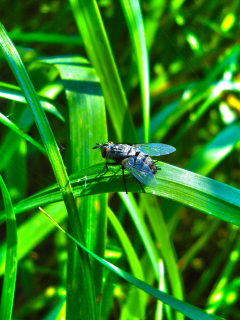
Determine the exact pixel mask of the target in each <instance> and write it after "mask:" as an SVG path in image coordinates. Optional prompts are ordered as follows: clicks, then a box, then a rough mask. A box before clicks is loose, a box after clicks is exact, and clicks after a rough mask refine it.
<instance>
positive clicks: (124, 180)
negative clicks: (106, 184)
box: [122, 166, 128, 194]
mask: <svg viewBox="0 0 240 320" xmlns="http://www.w3.org/2000/svg"><path fill="white" fill-rule="evenodd" d="M122 174H123V182H124V187H125V191H126V194H127V193H128V192H127V186H126V179H125V174H124V166H122Z"/></svg>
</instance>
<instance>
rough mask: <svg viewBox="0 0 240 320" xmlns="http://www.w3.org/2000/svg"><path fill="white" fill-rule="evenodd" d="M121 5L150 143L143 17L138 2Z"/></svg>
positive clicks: (126, 0) (126, 1) (128, 0)
mask: <svg viewBox="0 0 240 320" xmlns="http://www.w3.org/2000/svg"><path fill="white" fill-rule="evenodd" d="M120 2H121V5H122V8H123V12H124V15H125V18H126V22H127V25H128V30H129V33H130V36H131V39H132V45H133V48H134V52H135V56H136V60H137V69H138V75H139V79H140V87H141V96H142V110H143V132H144V142H146V143H147V142H149V120H150V119H149V114H150V106H149V70H148V64H149V62H148V53H147V47H146V41H145V33H144V25H143V17H142V12H141V8H140V4H139V1H138V0H121V1H120Z"/></svg>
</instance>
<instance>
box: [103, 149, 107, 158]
mask: <svg viewBox="0 0 240 320" xmlns="http://www.w3.org/2000/svg"><path fill="white" fill-rule="evenodd" d="M107 152H108V148H107V147H104V148H103V149H102V157H103V158H106V155H107Z"/></svg>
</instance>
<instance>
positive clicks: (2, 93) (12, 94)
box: [0, 82, 65, 122]
mask: <svg viewBox="0 0 240 320" xmlns="http://www.w3.org/2000/svg"><path fill="white" fill-rule="evenodd" d="M0 97H1V98H5V99H9V100H12V101H18V102H21V103H27V102H26V99H25V97H24V95H23V94H22V92H21V90H20V88H19V87H17V86H13V85H9V84H7V83H4V82H0ZM38 97H39V100H40V102H41V105H42V107H43V108H44V110H45V111H47V112H49V113H52V114H54V115H55V116H56V117H57V118H59V119H60V120H61V121H63V122H65V119H64V117H63V116H62V114H61V113H60V112H59V110H58V109H57V108H56V107H59V103H57V102H54V101H52V100H51V99H48V98H45V97H40V96H38ZM60 108H61V109H62V106H60Z"/></svg>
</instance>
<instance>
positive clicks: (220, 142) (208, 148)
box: [185, 122, 240, 175]
mask: <svg viewBox="0 0 240 320" xmlns="http://www.w3.org/2000/svg"><path fill="white" fill-rule="evenodd" d="M239 140H240V122H238V123H235V124H232V125H229V126H227V127H226V128H225V129H223V130H222V131H220V132H219V133H218V134H217V135H216V136H215V137H214V138H213V139H212V140H211V141H210V142H209V143H207V144H206V145H205V146H203V147H202V148H201V149H200V150H199V152H197V153H196V154H195V155H194V156H193V157H192V158H191V159H190V160H189V161H188V162H187V164H186V165H185V167H186V169H187V170H190V171H193V172H197V173H199V174H202V175H208V174H209V173H210V172H211V171H212V170H213V169H214V168H215V167H216V166H217V165H218V164H219V163H220V162H221V161H222V160H223V159H224V158H225V157H226V156H228V155H229V154H230V153H231V152H232V151H233V150H234V148H235V146H236V144H237V143H238V141H239Z"/></svg>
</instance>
